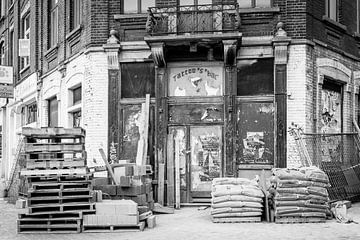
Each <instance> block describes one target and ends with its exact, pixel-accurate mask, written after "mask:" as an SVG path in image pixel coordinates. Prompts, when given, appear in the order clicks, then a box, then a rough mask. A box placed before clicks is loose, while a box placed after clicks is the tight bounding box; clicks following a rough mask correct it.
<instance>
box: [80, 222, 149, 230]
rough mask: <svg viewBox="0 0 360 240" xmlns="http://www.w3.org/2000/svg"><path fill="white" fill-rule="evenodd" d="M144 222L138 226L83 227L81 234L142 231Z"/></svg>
mask: <svg viewBox="0 0 360 240" xmlns="http://www.w3.org/2000/svg"><path fill="white" fill-rule="evenodd" d="M144 228H145V222H140V223H139V224H138V225H117V226H114V225H108V226H100V225H98V226H96V225H83V226H82V232H96V233H97V232H129V231H144Z"/></svg>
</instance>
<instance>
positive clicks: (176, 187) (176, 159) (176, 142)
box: [175, 138, 180, 209]
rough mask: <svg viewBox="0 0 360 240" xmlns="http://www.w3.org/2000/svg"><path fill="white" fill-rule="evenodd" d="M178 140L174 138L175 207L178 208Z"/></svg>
mask: <svg viewBox="0 0 360 240" xmlns="http://www.w3.org/2000/svg"><path fill="white" fill-rule="evenodd" d="M179 154H180V141H179V139H178V138H175V208H177V209H179V208H180V156H179Z"/></svg>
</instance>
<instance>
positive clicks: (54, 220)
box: [17, 212, 82, 233]
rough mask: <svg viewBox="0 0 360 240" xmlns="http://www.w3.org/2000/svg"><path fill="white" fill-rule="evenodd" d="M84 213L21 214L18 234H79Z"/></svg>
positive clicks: (18, 221) (18, 222)
mask: <svg viewBox="0 0 360 240" xmlns="http://www.w3.org/2000/svg"><path fill="white" fill-rule="evenodd" d="M81 221H82V213H81V212H80V213H79V212H71V213H52V214H39V215H31V214H19V216H18V220H17V227H18V228H17V230H18V233H79V232H80V231H81Z"/></svg>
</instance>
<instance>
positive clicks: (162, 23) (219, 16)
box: [147, 4, 240, 36]
mask: <svg viewBox="0 0 360 240" xmlns="http://www.w3.org/2000/svg"><path fill="white" fill-rule="evenodd" d="M239 26H240V15H239V7H238V5H237V4H208V5H188V6H169V7H152V8H149V15H148V21H147V29H148V32H149V34H150V35H153V36H156V35H167V34H184V33H213V32H227V31H235V30H236V29H238V28H239Z"/></svg>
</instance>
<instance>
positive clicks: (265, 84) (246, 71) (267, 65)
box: [237, 58, 274, 96]
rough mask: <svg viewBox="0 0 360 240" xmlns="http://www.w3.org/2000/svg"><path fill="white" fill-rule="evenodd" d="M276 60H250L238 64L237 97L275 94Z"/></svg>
mask: <svg viewBox="0 0 360 240" xmlns="http://www.w3.org/2000/svg"><path fill="white" fill-rule="evenodd" d="M273 71H274V60H273V59H272V58H264V59H249V60H241V61H239V62H238V74H237V95H238V96H244V95H261V94H273V93H274V73H273Z"/></svg>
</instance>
